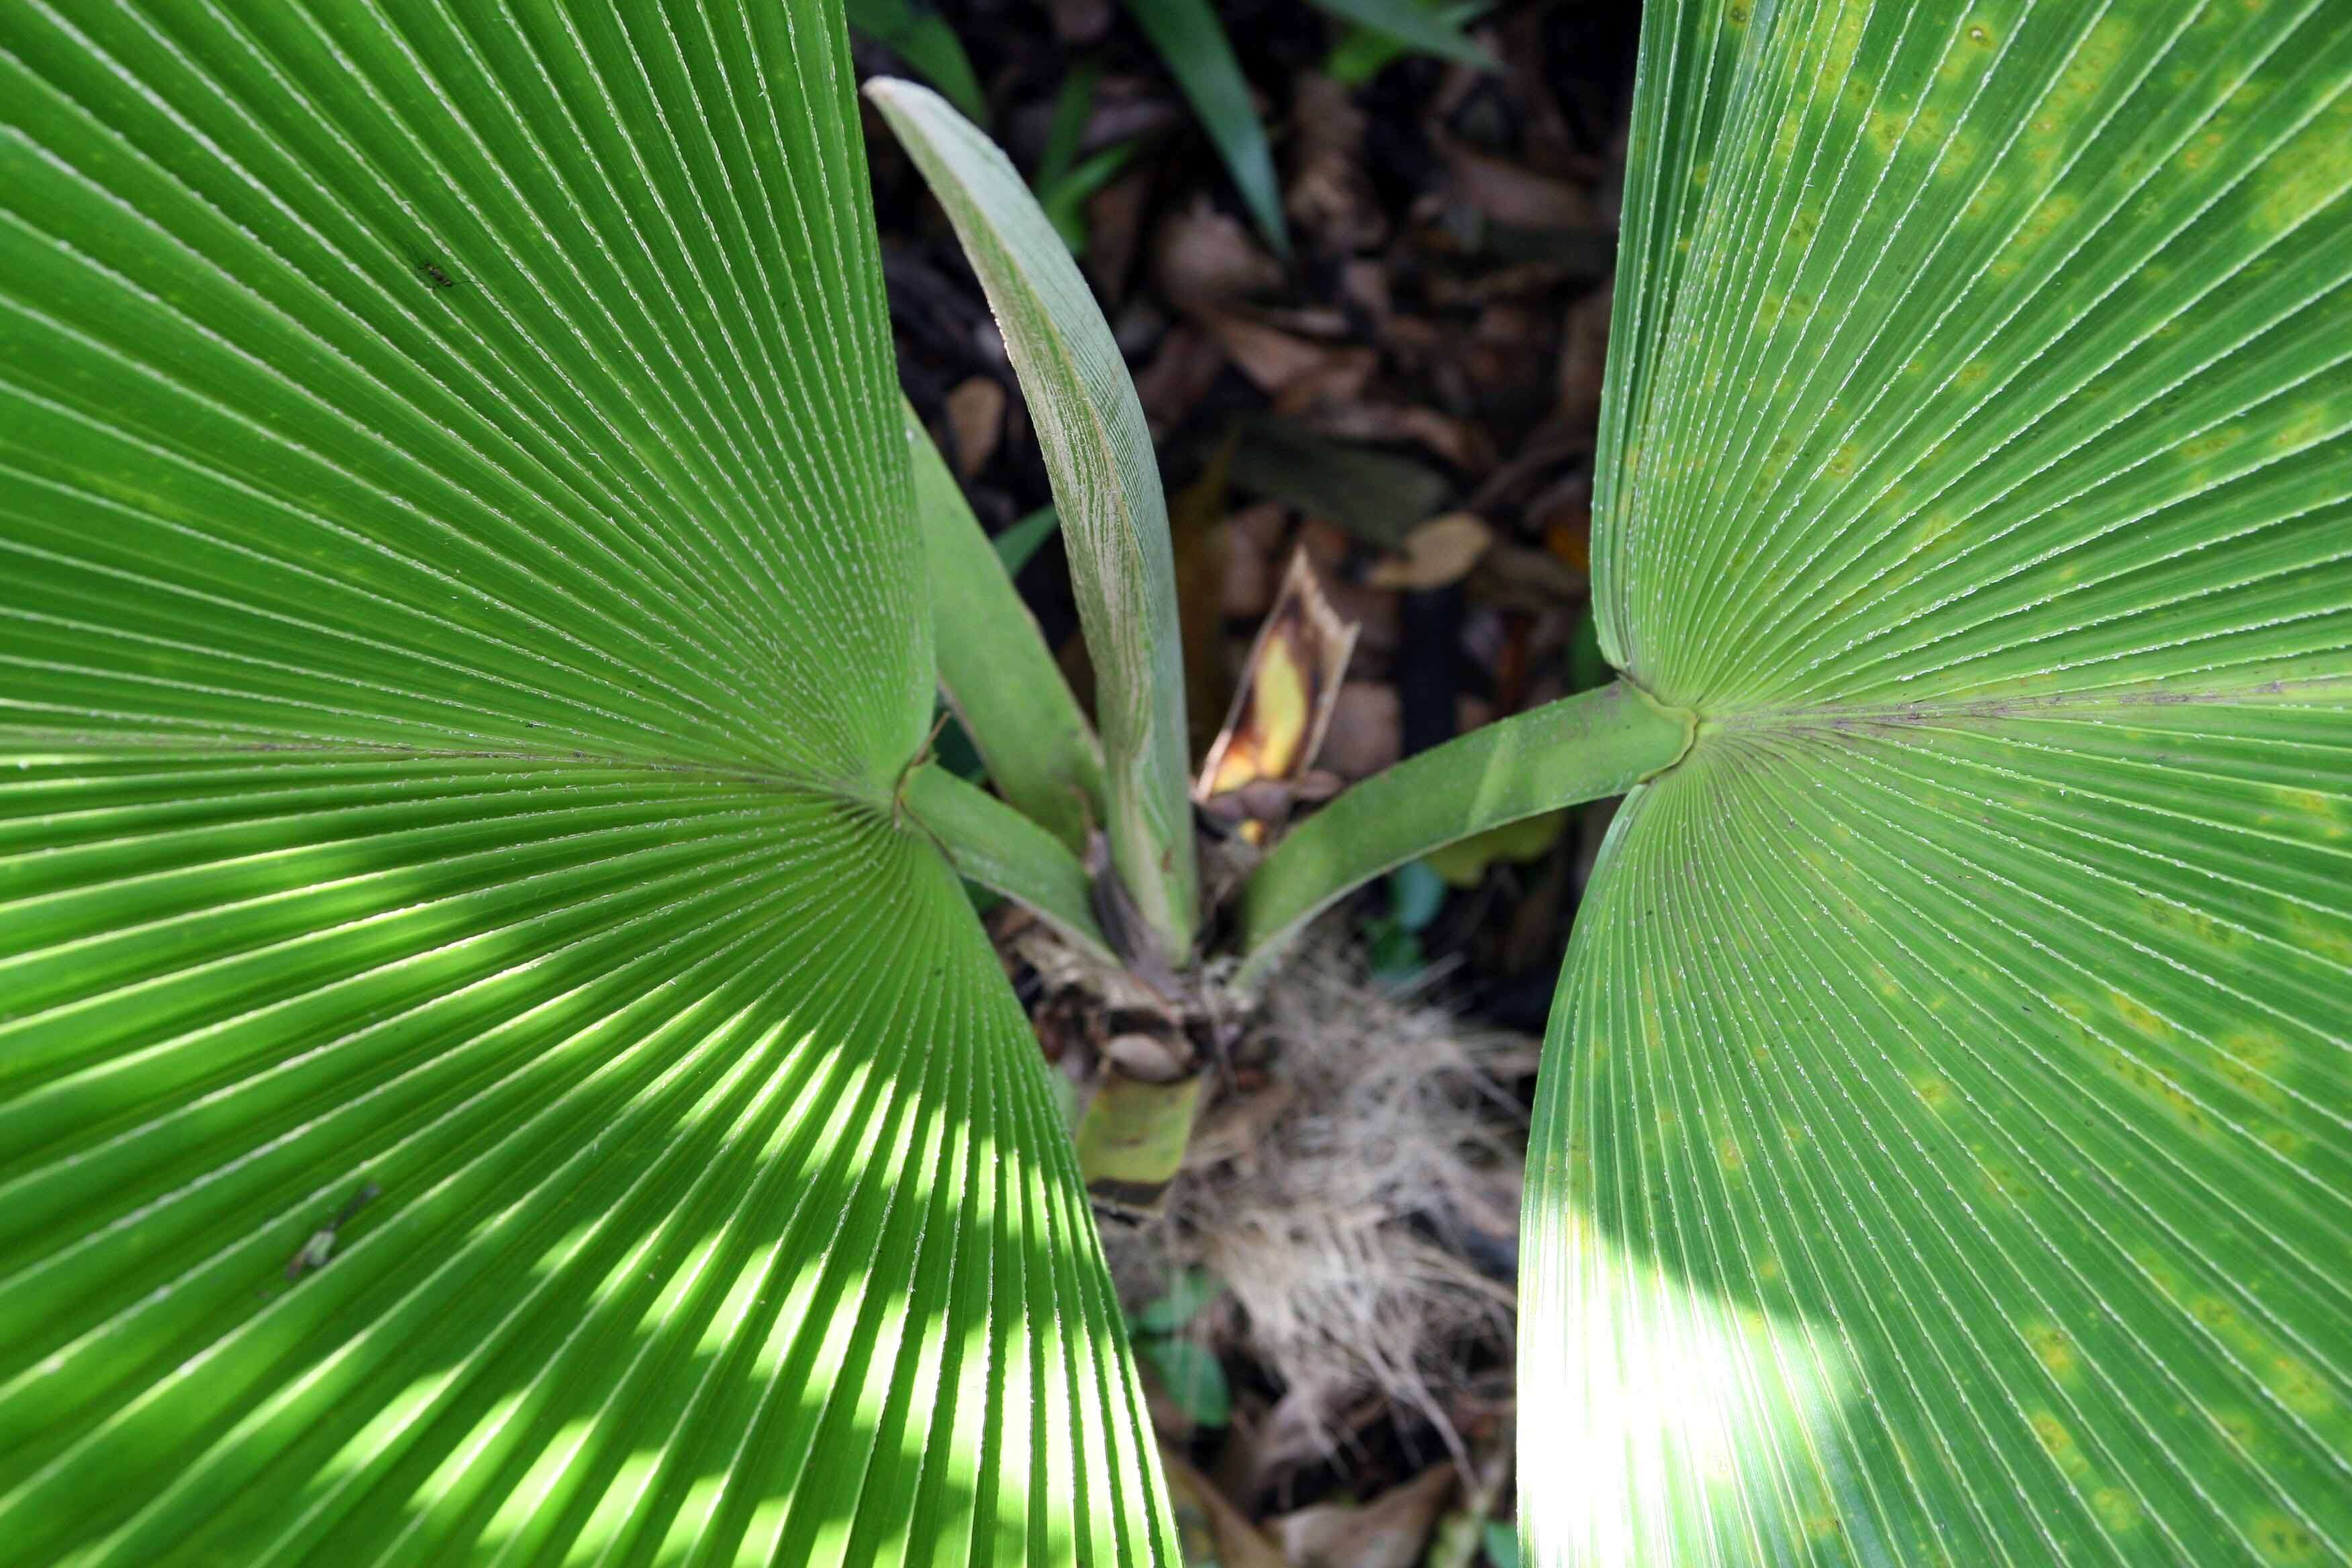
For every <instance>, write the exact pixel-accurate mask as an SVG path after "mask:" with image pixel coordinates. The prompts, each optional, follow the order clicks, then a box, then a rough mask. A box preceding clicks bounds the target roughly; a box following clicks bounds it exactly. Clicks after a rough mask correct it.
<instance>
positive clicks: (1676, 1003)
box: [1519, 0, 2352, 1563]
mask: <svg viewBox="0 0 2352 1568" xmlns="http://www.w3.org/2000/svg"><path fill="white" fill-rule="evenodd" d="M1642 47H1643V54H1642V67H1641V82H1640V89H1639V95H1640V102H1639V105H1638V108H1637V111H1636V116H1635V135H1634V142H1633V163H1632V169H1631V172H1630V174H1629V177H1628V183H1627V186H1628V214H1627V224H1626V246H1627V249H1628V255H1627V258H1626V264H1625V267H1624V268H1623V269H1622V271H1621V273H1620V281H1619V286H1618V287H1619V291H1618V296H1617V306H1616V310H1617V329H1616V331H1615V335H1614V338H1613V345H1614V347H1615V349H1616V351H1617V352H1616V356H1615V359H1614V361H1613V363H1612V374H1611V382H1610V387H1609V407H1608V413H1607V417H1606V420H1605V423H1604V450H1603V453H1602V482H1601V486H1600V496H1601V503H1600V508H1599V515H1598V518H1597V527H1596V535H1595V542H1594V558H1595V561H1596V563H1597V565H1598V568H1599V584H1598V586H1599V595H1600V608H1601V616H1602V626H1603V632H1604V637H1603V642H1604V646H1606V647H1608V649H1609V650H1610V652H1611V653H1612V657H1613V658H1615V659H1616V661H1617V662H1619V663H1620V664H1621V665H1622V666H1623V667H1624V668H1626V670H1627V672H1628V674H1629V676H1630V678H1631V679H1633V680H1634V681H1635V682H1637V683H1639V684H1640V685H1641V686H1642V687H1643V688H1644V689H1647V690H1648V691H1650V692H1651V693H1652V694H1653V695H1654V696H1655V697H1656V698H1657V699H1658V700H1660V701H1662V702H1664V703H1668V704H1672V705H1674V706H1677V707H1682V708H1687V709H1689V710H1692V711H1693V712H1695V713H1696V714H1697V715H1698V719H1699V723H1698V732H1697V735H1696V740H1695V741H1694V742H1693V744H1692V747H1691V750H1690V753H1689V755H1688V756H1687V757H1686V758H1685V760H1684V761H1683V762H1682V763H1679V764H1678V765H1677V766H1675V768H1673V769H1671V770H1669V771H1668V772H1666V773H1664V774H1662V775H1661V776H1659V777H1658V778H1656V779H1655V780H1654V781H1653V782H1651V783H1650V784H1646V785H1645V786H1643V788H1642V789H1641V790H1640V791H1638V792H1636V794H1635V795H1633V797H1632V798H1631V799H1630V800H1629V801H1628V802H1627V804H1626V805H1625V807H1624V809H1623V810H1622V812H1621V813H1620V815H1619V816H1618V818H1617V821H1616V825H1615V827H1614V829H1613V830H1612V834H1611V837H1610V838H1609V841H1608V843H1607V845H1606V847H1605V848H1604V850H1603V852H1602V856H1601V865H1600V868H1599V870H1598V872H1597V874H1596V877H1595V879H1594V881H1593V884H1592V887H1591V891H1590V893H1589V894H1588V898H1587V902H1586V906H1585V908H1584V909H1583V910H1582V911H1581V912H1580V916H1579V921H1578V927H1577V934H1576V937H1575V940H1574V942H1573V944H1572V947H1571V951H1570V958H1569V963H1568V966H1567V969H1566V972H1565V973H1564V975H1563V977H1562V981H1561V987H1560V993H1559V1006H1558V1009H1557V1012H1556V1016H1555V1018H1554V1021H1553V1025H1552V1031H1551V1037H1550V1039H1549V1044H1548V1047H1547V1059H1546V1065H1545V1068H1544V1078H1543V1080H1542V1088H1541V1091H1540V1096H1539V1102H1538V1109H1537V1120H1536V1125H1535V1129H1534V1132H1533V1137H1532V1146H1531V1162H1530V1165H1529V1170H1528V1207H1527V1215H1526V1232H1525V1244H1526V1245H1525V1252H1524V1256H1525V1257H1526V1259H1527V1273H1526V1278H1525V1279H1524V1280H1523V1291H1522V1298H1521V1299H1522V1303H1523V1317H1522V1321H1521V1333H1520V1347H1521V1348H1520V1375H1521V1393H1522V1398H1521V1403H1520V1412H1521V1415H1520V1421H1521V1434H1522V1436H1521V1463H1520V1467H1519V1484H1520V1493H1519V1495H1520V1499H1521V1503H1520V1510H1521V1518H1522V1520H1523V1521H1526V1525H1527V1529H1528V1541H1529V1545H1530V1547H1531V1549H1532V1552H1531V1556H1532V1560H1533V1561H1536V1562H1540V1563H1694V1562H1743V1563H1744V1562H1776V1561H1803V1562H1851V1561H1874V1562H1902V1563H1929V1562H1948V1563H1993V1562H2021V1563H2026V1562H2030V1563H2092V1562H2128V1563H2172V1562H2194V1563H2317V1562H2330V1561H2340V1560H2343V1559H2344V1558H2345V1557H2347V1555H2352V1355H2347V1338H2346V1334H2345V1325H2346V1323H2347V1321H2352V1140H2347V1137H2346V1128H2347V1125H2352V1073H2347V1071H2346V1062H2347V1047H2352V1041H2348V1040H2347V1034H2352V1005H2347V996H2352V784H2347V780H2352V651H2347V650H2348V649H2352V547H2348V546H2347V541H2352V197H2348V196H2347V191H2348V190H2352V10H2347V8H2346V7H2344V6H2341V5H2262V6H2247V5H2181V4H2175V3H2173V0H2147V3H2133V4H2092V3H2081V4H2076V3H2072V0H2035V3H2027V0H1979V3H1976V4H1971V5H1915V4H1910V3H1908V0H1902V3H1897V0H1886V3H1883V4H1869V3H1864V0H1847V3H1843V4H1832V5H1825V6H1802V7H1800V6H1791V5H1781V6H1764V5H1757V6H1754V7H1750V6H1748V5H1746V4H1743V3H1738V0H1731V3H1721V0H1654V3H1653V4H1652V5H1651V6H1650V8H1649V10H1648V13H1647V16H1646V17H1645V21H1644V31H1643V46H1642Z"/></svg>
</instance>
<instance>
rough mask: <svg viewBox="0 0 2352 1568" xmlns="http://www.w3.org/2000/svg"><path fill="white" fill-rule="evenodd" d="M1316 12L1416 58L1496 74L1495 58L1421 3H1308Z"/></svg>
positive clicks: (1389, 0) (1414, 0)
mask: <svg viewBox="0 0 2352 1568" xmlns="http://www.w3.org/2000/svg"><path fill="white" fill-rule="evenodd" d="M1311 3H1312V4H1313V5H1314V6H1315V8H1316V9H1317V10H1318V11H1322V12H1326V13H1328V14H1329V15H1331V16H1337V17H1339V18H1340V19H1341V20H1342V21H1347V22H1353V23H1355V24H1356V25H1357V26H1360V27H1369V28H1370V29H1371V30H1372V31H1373V32H1376V33H1382V34H1385V35H1387V36H1388V37H1391V38H1394V39H1395V40H1396V41H1397V42H1398V43H1400V44H1402V45H1404V46H1405V47H1408V48H1410V49H1412V51H1413V52H1414V53H1416V54H1424V55H1433V56H1435V57H1436V58H1439V59H1442V60H1452V61H1454V62H1455V63H1456V64H1458V65H1465V66H1472V67H1475V68H1477V69H1479V70H1495V69H1497V66H1496V63H1495V57H1494V56H1492V55H1490V54H1488V53H1487V52H1486V50H1484V49H1482V48H1480V47H1478V46H1477V45H1475V44H1474V43H1472V42H1471V41H1470V40H1469V39H1468V38H1467V37H1464V36H1463V32H1462V29H1461V27H1460V26H1456V25H1454V24H1453V23H1450V22H1448V21H1447V20H1446V19H1445V18H1444V16H1440V15H1439V14H1438V13H1436V12H1435V11H1433V10H1431V9H1430V8H1429V7H1428V6H1426V5H1423V4H1422V3H1421V0H1311Z"/></svg>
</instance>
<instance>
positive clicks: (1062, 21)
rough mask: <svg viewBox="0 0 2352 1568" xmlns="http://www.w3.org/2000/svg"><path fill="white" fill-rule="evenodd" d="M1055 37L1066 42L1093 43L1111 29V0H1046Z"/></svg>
mask: <svg viewBox="0 0 2352 1568" xmlns="http://www.w3.org/2000/svg"><path fill="white" fill-rule="evenodd" d="M1046 8H1047V9H1048V10H1050V11H1051V12H1052V13H1053V16H1054V37H1056V38H1059V39H1060V40H1061V41H1062V42H1064V43H1066V44H1091V43H1093V42H1095V41H1096V40H1097V39H1098V38H1100V37H1102V36H1103V35H1104V34H1105V33H1108V32H1109V31H1110V0H1046Z"/></svg>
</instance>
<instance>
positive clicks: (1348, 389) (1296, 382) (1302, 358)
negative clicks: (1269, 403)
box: [1192, 306, 1380, 410]
mask: <svg viewBox="0 0 2352 1568" xmlns="http://www.w3.org/2000/svg"><path fill="white" fill-rule="evenodd" d="M1192 317H1193V319H1194V320H1195V321H1199V322H1200V323H1201V325H1202V326H1203V327H1205V328H1207V329H1208V331H1209V332H1210V334H1211V335H1212V336H1213V337H1214V338H1215V339H1216V340H1217V342H1218V344H1219V346H1221V347H1222V348H1223V350H1224V351H1225V355H1226V357H1227V358H1228V359H1230V360H1232V361H1233V363H1234V367H1235V368H1236V369H1238V370H1239V371H1240V372H1241V373H1242V374H1244V375H1245V376H1247V377H1249V378H1250V380H1251V381H1252V382H1254V383H1255V384H1256V385H1257V387H1258V389H1259V390H1260V391H1262V392H1264V393H1265V394H1266V395H1267V396H1269V397H1272V398H1274V399H1275V402H1276V408H1277V410H1281V409H1283V408H1285V407H1286V405H1299V404H1303V403H1306V402H1346V401H1348V400H1350V399H1353V398H1355V397H1358V396H1360V395H1362V393H1363V389H1364V386H1365V384H1366V383H1368V382H1370V380H1371V377H1372V372H1373V371H1374V370H1376V369H1378V368H1379V364H1380V354H1379V351H1377V350H1375V349H1371V348H1369V347H1364V346H1360V345H1358V346H1347V345H1341V344H1335V343H1320V342H1312V341H1310V340H1309V339H1307V338H1301V337H1295V336H1293V335H1292V334H1290V333H1288V332H1285V331H1277V330H1276V329H1275V328H1273V327H1269V326H1267V325H1265V323H1264V322H1261V321H1252V320H1250V319H1249V318H1248V317H1246V316H1243V315H1238V314H1235V313H1234V312H1233V311H1230V310H1218V309H1215V308H1213V307H1210V306H1196V307H1195V308H1194V309H1193V311H1192Z"/></svg>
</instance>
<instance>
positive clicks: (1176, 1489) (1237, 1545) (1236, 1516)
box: [1160, 1443, 1286, 1568]
mask: <svg viewBox="0 0 2352 1568" xmlns="http://www.w3.org/2000/svg"><path fill="white" fill-rule="evenodd" d="M1160 1468H1162V1469H1164V1470H1165V1471H1166V1472H1167V1474H1168V1489H1169V1490H1170V1491H1171V1492H1173V1493H1174V1494H1175V1498H1174V1501H1175V1504H1176V1508H1177V1511H1178V1514H1179V1516H1180V1522H1181V1514H1182V1512H1183V1510H1184V1507H1185V1505H1186V1504H1187V1503H1190V1504H1191V1505H1192V1507H1193V1508H1195V1509H1197V1510H1200V1513H1201V1516H1202V1521H1204V1522H1205V1523H1206V1524H1207V1526H1208V1531H1209V1537H1210V1540H1211V1542H1213V1543H1214V1545H1215V1547H1216V1554H1217V1555H1216V1561H1217V1563H1219V1564H1220V1565H1221V1568H1286V1565H1285V1563H1283V1560H1282V1549H1281V1548H1280V1547H1278V1546H1276V1545H1275V1543H1274V1542H1271V1541H1269V1540H1267V1539H1266V1537H1265V1533H1264V1532H1263V1531H1260V1530H1259V1529H1258V1528H1257V1527H1256V1526H1255V1525H1254V1524H1252V1523H1250V1521H1248V1520H1247V1519H1245V1518H1244V1517H1243V1516H1242V1510H1239V1509H1237V1508H1235V1507H1234V1505H1233V1504H1232V1503H1231V1502H1229V1501H1227V1500H1226V1499H1225V1494H1224V1493H1223V1492H1221V1491H1219V1490H1218V1489H1217V1488H1216V1485H1215V1483H1214V1482H1213V1481H1211V1480H1210V1479H1209V1478H1208V1477H1206V1476H1204V1475H1202V1473H1201V1472H1200V1471H1198V1470H1196V1469H1194V1468H1192V1466H1191V1465H1190V1464H1188V1463H1186V1462H1185V1459H1184V1456H1183V1455H1181V1454H1180V1453H1178V1452H1177V1451H1176V1450H1175V1449H1173V1448H1171V1447H1169V1446H1168V1445H1167V1444H1165V1443H1162V1444H1160Z"/></svg>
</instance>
